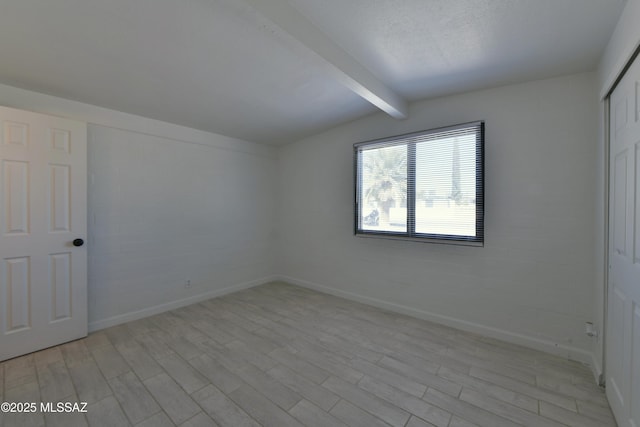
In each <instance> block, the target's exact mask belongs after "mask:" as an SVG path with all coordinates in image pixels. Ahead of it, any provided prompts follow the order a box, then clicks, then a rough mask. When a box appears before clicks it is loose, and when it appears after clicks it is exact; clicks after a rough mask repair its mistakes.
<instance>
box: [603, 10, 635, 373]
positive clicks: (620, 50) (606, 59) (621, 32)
mask: <svg viewBox="0 0 640 427" xmlns="http://www.w3.org/2000/svg"><path fill="white" fill-rule="evenodd" d="M638 22H640V0H627V4H626V6H625V8H624V10H623V12H622V14H621V15H620V20H619V21H618V25H617V26H616V28H615V31H614V32H613V34H612V36H611V39H610V40H609V43H608V45H607V48H606V49H605V51H604V53H603V55H602V58H601V60H600V64H599V66H598V70H597V85H596V89H597V91H598V93H599V96H600V105H599V111H598V115H599V117H598V125H599V127H598V133H597V135H598V151H597V154H598V161H597V163H598V167H597V175H598V184H597V185H596V187H595V188H594V189H595V191H596V196H597V197H596V203H597V204H596V224H595V232H596V246H595V248H596V260H595V265H596V275H595V284H594V305H593V316H592V317H593V321H594V324H595V325H596V327H597V329H598V330H599V331H600V337H599V338H598V339H595V340H594V341H593V347H592V351H593V355H594V360H593V366H594V368H595V369H594V370H595V371H596V374H597V375H600V374H601V373H602V365H603V361H604V348H603V344H604V342H603V340H602V331H603V330H604V327H605V326H604V305H605V301H606V299H605V292H606V286H605V263H604V258H605V253H606V251H607V248H606V222H607V215H606V209H607V203H606V200H607V193H606V191H605V188H606V186H607V183H608V181H607V174H608V170H607V167H606V163H607V150H608V148H607V142H606V141H607V139H606V135H605V133H606V132H607V131H608V129H606V126H605V110H606V106H605V102H604V97H605V96H606V95H607V94H608V92H609V91H610V90H611V88H612V85H613V84H614V82H615V81H616V79H617V78H618V76H619V75H620V73H621V72H622V70H623V69H624V67H625V65H626V64H627V62H628V61H629V60H630V59H631V57H632V55H633V53H634V52H635V50H636V48H637V47H638V45H640V25H638Z"/></svg>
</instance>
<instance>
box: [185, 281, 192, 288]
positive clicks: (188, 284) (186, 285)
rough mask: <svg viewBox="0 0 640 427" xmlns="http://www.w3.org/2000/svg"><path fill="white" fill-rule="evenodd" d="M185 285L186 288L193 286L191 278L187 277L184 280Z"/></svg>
mask: <svg viewBox="0 0 640 427" xmlns="http://www.w3.org/2000/svg"><path fill="white" fill-rule="evenodd" d="M184 287H185V288H190V287H191V280H189V279H187V280H186V281H185V282H184Z"/></svg>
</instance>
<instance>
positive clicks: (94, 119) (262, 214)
mask: <svg viewBox="0 0 640 427" xmlns="http://www.w3.org/2000/svg"><path fill="white" fill-rule="evenodd" d="M0 104H2V105H6V106H9V107H14V108H22V109H25V110H31V111H36V112H40V113H45V114H53V115H59V116H65V117H70V118H74V119H78V120H83V121H87V122H89V142H88V153H89V154H88V173H89V187H88V193H89V194H88V196H89V197H88V213H89V224H88V234H89V235H88V249H89V289H88V290H89V321H90V325H89V327H90V330H95V329H98V328H102V327H106V326H110V325H113V324H117V323H121V322H123V321H127V320H131V319H134V318H139V317H144V316H146V315H149V314H153V313H155V312H159V311H163V310H166V309H169V308H172V307H176V306H179V305H184V304H187V303H189V302H193V301H196V300H199V299H203V298H206V297H211V296H214V295H218V294H221V293H225V292H229V291H233V290H236V289H240V288H242V287H246V286H251V285H255V284H260V283H264V282H266V281H269V280H270V279H271V277H272V274H273V264H274V260H273V255H272V251H271V248H272V246H273V237H274V223H275V216H274V209H275V204H274V201H273V200H274V196H273V194H275V183H276V180H275V162H276V157H275V151H274V149H273V148H270V147H266V146H261V145H258V144H254V143H250V142H246V141H240V140H234V139H232V138H227V137H224V136H220V135H215V134H211V133H206V132H200V131H197V130H194V129H189V128H184V127H181V126H175V125H171V124H168V123H163V122H158V121H154V120H149V119H146V118H142V117H138V116H133V115H129V114H124V113H120V112H116V111H111V110H106V109H102V108H99V107H95V106H91V105H87V104H81V103H78V102H73V101H68V100H64V99H60V98H55V97H51V96H47V95H43V94H38V93H35V92H29V91H24V90H21V89H17V88H13V87H10V86H3V85H0ZM185 280H191V287H190V288H185V287H184V282H185Z"/></svg>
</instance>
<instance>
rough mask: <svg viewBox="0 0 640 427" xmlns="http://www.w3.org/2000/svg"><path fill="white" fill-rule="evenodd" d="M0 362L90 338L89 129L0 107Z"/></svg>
mask: <svg viewBox="0 0 640 427" xmlns="http://www.w3.org/2000/svg"><path fill="white" fill-rule="evenodd" d="M0 126H1V129H2V132H0V167H1V168H2V170H1V171H0V179H1V180H2V182H1V183H0V192H1V194H0V223H1V224H2V236H1V240H0V261H1V262H0V301H1V302H2V303H1V304H0V308H1V311H0V360H5V359H8V358H11V357H15V356H18V355H21V354H25V353H29V352H32V351H36V350H39V349H42V348H46V347H50V346H52V345H56V344H60V343H62V342H66V341H70V340H73V339H77V338H80V337H83V336H86V334H87V266H86V264H87V250H86V247H85V246H82V247H74V246H73V245H72V243H71V242H72V241H73V240H74V239H76V238H83V239H84V238H85V236H86V227H87V226H86V200H87V199H86V196H87V195H86V192H87V187H86V186H87V183H86V173H87V172H86V168H87V152H86V147H87V128H86V124H85V123H80V122H76V121H72V120H67V119H63V118H57V117H51V116H45V115H41V114H35V113H30V112H26V111H20V110H14V109H10V108H4V107H0Z"/></svg>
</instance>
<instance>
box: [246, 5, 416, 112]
mask: <svg viewBox="0 0 640 427" xmlns="http://www.w3.org/2000/svg"><path fill="white" fill-rule="evenodd" d="M245 2H246V3H247V4H249V5H250V6H251V7H252V8H253V9H254V10H256V11H257V12H258V13H259V14H260V15H262V16H263V17H264V18H267V20H269V21H270V22H272V23H273V24H275V25H276V26H277V27H279V29H280V30H282V31H284V32H285V33H287V34H288V35H289V36H290V37H293V39H295V40H296V41H297V42H299V43H301V44H302V45H303V46H305V47H306V48H307V49H310V50H311V51H313V52H314V53H315V54H316V55H318V56H320V57H321V58H322V59H323V60H324V61H325V62H326V63H327V65H329V67H328V68H329V70H330V71H332V74H333V76H334V78H336V79H337V80H338V81H339V82H340V83H342V84H343V85H344V86H346V87H347V88H349V89H351V90H352V91H353V92H355V93H356V94H358V95H360V96H361V97H362V98H364V99H366V100H367V101H369V102H370V103H372V104H373V105H375V106H376V107H378V108H380V109H381V110H382V111H384V112H385V113H387V114H389V115H390V116H392V117H395V118H396V119H406V118H407V117H408V115H409V113H408V106H407V102H406V101H405V100H404V99H403V98H402V97H400V96H399V95H398V94H397V93H395V92H394V91H393V90H391V89H390V88H388V87H387V86H386V85H385V84H384V83H382V82H381V81H380V80H378V78H377V77H376V76H374V75H373V73H371V71H369V70H368V69H367V68H365V67H364V66H363V65H362V64H360V63H359V62H358V61H357V60H356V59H354V58H353V57H352V56H351V55H349V54H348V53H347V52H346V51H345V50H344V49H342V48H341V47H340V46H339V45H338V44H336V43H335V42H334V41H333V40H331V39H330V38H329V37H327V36H326V35H325V34H324V33H323V32H322V31H320V29H318V28H317V27H316V26H315V25H314V24H313V23H312V22H311V21H310V20H309V19H307V18H306V17H305V16H304V15H302V14H301V13H300V12H298V11H297V10H296V9H295V8H294V7H293V6H291V5H290V4H289V3H287V1H286V0H245Z"/></svg>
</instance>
